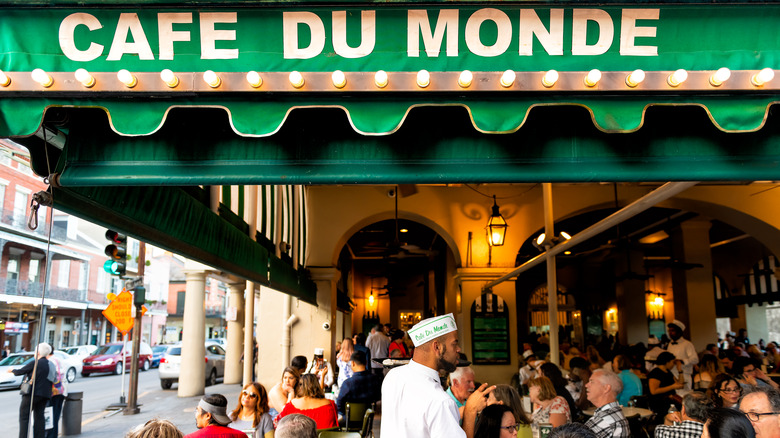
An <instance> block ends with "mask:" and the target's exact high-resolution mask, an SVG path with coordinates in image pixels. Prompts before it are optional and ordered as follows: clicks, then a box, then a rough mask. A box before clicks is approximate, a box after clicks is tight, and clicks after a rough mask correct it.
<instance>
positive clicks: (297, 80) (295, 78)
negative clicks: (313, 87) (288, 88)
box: [290, 71, 306, 88]
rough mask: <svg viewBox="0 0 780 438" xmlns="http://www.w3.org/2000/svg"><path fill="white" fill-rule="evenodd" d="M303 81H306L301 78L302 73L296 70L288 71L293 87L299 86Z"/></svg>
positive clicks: (301, 85)
mask: <svg viewBox="0 0 780 438" xmlns="http://www.w3.org/2000/svg"><path fill="white" fill-rule="evenodd" d="M305 83H306V81H304V80H303V75H302V74H301V72H298V71H294V72H290V84H292V86H293V87H295V88H301V87H303V84H305Z"/></svg>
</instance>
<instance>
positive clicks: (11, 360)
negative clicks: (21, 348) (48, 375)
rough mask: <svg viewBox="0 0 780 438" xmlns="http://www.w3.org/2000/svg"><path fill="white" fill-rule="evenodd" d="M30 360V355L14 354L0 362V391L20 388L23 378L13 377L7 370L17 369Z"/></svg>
mask: <svg viewBox="0 0 780 438" xmlns="http://www.w3.org/2000/svg"><path fill="white" fill-rule="evenodd" d="M32 360H33V354H32V353H15V354H11V355H9V356H8V357H6V358H5V359H3V360H2V361H0V389H17V388H19V387H20V386H22V379H23V378H24V376H15V375H13V374H12V373H9V372H8V370H16V369H19V368H21V367H23V366H24V365H25V364H26V363H27V362H30V361H32Z"/></svg>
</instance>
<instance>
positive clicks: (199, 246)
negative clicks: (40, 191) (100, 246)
mask: <svg viewBox="0 0 780 438" xmlns="http://www.w3.org/2000/svg"><path fill="white" fill-rule="evenodd" d="M199 190H201V189H199V188H187V189H183V188H178V187H81V188H74V187H54V189H53V199H54V207H55V208H57V209H59V210H62V211H65V212H67V213H70V214H73V215H76V216H80V217H86V218H89V220H90V221H93V222H95V223H98V224H100V225H103V226H105V227H110V228H114V229H118V230H121V231H123V232H126V233H128V234H129V235H132V236H134V237H137V238H139V239H142V240H144V241H146V242H149V243H151V244H153V245H155V246H158V247H160V248H164V249H167V250H170V251H173V252H176V253H178V254H185V255H186V256H187V257H189V258H191V259H193V260H196V261H199V262H201V263H205V264H207V265H210V266H213V267H215V268H217V269H220V270H224V271H225V272H228V273H231V274H234V275H237V276H239V277H242V278H246V279H248V280H250V281H254V282H256V283H259V284H263V285H266V286H270V287H273V288H275V289H277V290H280V291H283V292H285V293H288V294H290V295H293V296H295V297H297V298H300V299H301V300H303V301H306V302H308V303H311V304H313V305H317V300H316V287H315V285H314V283H313V282H312V281H311V280H310V279H308V277H307V276H306V274H305V272H303V271H300V272H299V271H296V270H295V269H293V268H292V266H290V264H289V263H286V262H283V261H281V260H279V259H278V258H277V257H275V256H273V255H269V254H268V251H267V250H266V249H265V248H264V247H263V246H262V245H260V244H259V243H257V242H255V241H254V240H252V239H250V238H249V237H248V236H247V235H246V234H245V233H242V232H241V231H239V230H238V229H237V228H235V227H234V226H232V225H230V224H229V223H228V222H227V221H225V220H223V219H221V218H220V217H219V216H217V215H216V214H214V213H213V212H212V211H211V210H209V208H208V207H207V206H206V205H204V204H202V203H201V202H199V201H198V200H197V199H196V198H197V197H198V196H199V194H197V193H194V192H196V191H199ZM193 195H194V196H193Z"/></svg>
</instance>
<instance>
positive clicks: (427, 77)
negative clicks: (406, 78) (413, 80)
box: [417, 70, 431, 88]
mask: <svg viewBox="0 0 780 438" xmlns="http://www.w3.org/2000/svg"><path fill="white" fill-rule="evenodd" d="M428 85H431V74H430V73H428V70H420V71H418V72H417V86H418V87H420V88H425V87H427V86H428Z"/></svg>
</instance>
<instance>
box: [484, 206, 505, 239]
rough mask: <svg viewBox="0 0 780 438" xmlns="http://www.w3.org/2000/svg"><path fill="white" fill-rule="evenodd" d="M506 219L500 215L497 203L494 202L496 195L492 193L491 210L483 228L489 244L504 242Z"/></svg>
mask: <svg viewBox="0 0 780 438" xmlns="http://www.w3.org/2000/svg"><path fill="white" fill-rule="evenodd" d="M508 226H509V225H507V224H506V220H504V217H503V216H501V213H500V212H499V211H498V204H496V195H493V212H492V214H491V215H490V219H488V223H487V226H486V227H485V230H486V231H487V239H488V244H489V245H490V246H502V245H503V244H504V238H505V237H506V227H508Z"/></svg>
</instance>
